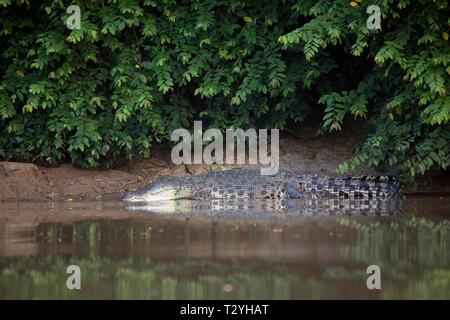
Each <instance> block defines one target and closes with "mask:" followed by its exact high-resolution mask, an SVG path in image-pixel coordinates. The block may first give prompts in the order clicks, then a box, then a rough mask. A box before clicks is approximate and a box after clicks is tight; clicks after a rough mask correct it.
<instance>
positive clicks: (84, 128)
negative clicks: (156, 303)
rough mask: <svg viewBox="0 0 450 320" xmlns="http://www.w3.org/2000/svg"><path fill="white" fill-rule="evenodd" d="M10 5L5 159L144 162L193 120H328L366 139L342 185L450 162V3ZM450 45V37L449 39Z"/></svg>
mask: <svg viewBox="0 0 450 320" xmlns="http://www.w3.org/2000/svg"><path fill="white" fill-rule="evenodd" d="M70 4H72V3H68V2H63V1H48V0H47V1H22V0H15V1H13V0H0V17H1V18H0V55H1V57H2V64H1V65H0V132H1V134H0V157H1V158H6V159H16V160H23V161H36V162H45V163H48V164H57V163H58V162H60V161H62V160H63V159H70V160H71V161H72V162H73V163H74V164H76V165H79V166H83V167H95V166H98V165H101V164H106V165H108V166H110V165H113V164H115V163H117V162H118V161H120V160H121V159H124V158H128V159H133V158H135V157H142V156H148V155H149V154H150V150H151V147H152V146H153V145H154V144H155V143H160V142H162V141H164V140H167V138H168V136H169V134H170V132H171V131H172V130H173V129H174V128H179V127H191V126H192V123H193V120H194V119H199V118H200V119H203V120H204V121H205V122H206V123H207V124H208V125H209V126H212V127H218V128H222V129H223V128H227V127H248V126H255V127H277V128H284V127H286V126H287V125H289V124H290V123H292V122H301V121H303V120H304V119H305V118H306V117H307V116H308V115H309V113H310V112H311V111H314V110H318V111H319V112H323V122H322V129H323V130H341V129H342V128H343V125H344V123H345V121H346V119H347V118H348V116H351V117H354V118H357V119H359V120H358V121H364V122H367V124H368V125H369V132H368V135H367V137H366V138H365V139H364V140H363V141H362V143H361V145H360V146H359V148H358V149H357V151H356V154H355V157H354V158H353V159H350V160H349V161H348V162H346V163H344V164H342V165H341V167H340V168H339V172H345V171H347V170H350V169H354V168H357V167H358V166H360V165H371V166H374V167H376V168H378V169H382V168H384V167H386V166H394V167H397V168H398V169H399V171H400V172H402V173H404V174H406V175H407V176H415V175H417V174H423V173H425V172H426V171H427V170H429V169H431V168H435V167H440V168H446V167H447V166H448V165H449V163H450V157H449V143H448V142H449V136H450V129H449V119H450V97H449V88H450V85H449V83H450V82H449V75H450V44H449V40H448V33H449V32H450V31H449V30H450V20H449V19H448V17H449V16H450V14H449V13H450V12H449V11H450V10H449V8H448V5H447V1H443V0H441V1H439V0H435V1H431V0H428V1H426V0H423V1H401V2H397V1H372V2H371V3H370V4H377V5H379V7H380V9H381V13H382V16H381V17H382V21H381V26H382V30H368V29H367V27H366V20H367V18H368V15H367V14H366V8H367V6H368V5H369V3H368V2H367V1H364V2H361V3H360V2H358V5H357V6H356V7H354V6H352V5H350V2H349V1H343V0H341V1H331V0H319V1H310V0H305V1H291V0H279V1H273V0H270V1H269V0H267V1H258V2H255V1H250V0H232V1H214V0H196V1H189V2H185V3H181V4H180V3H175V1H169V0H162V1H147V0H145V1H138V0H127V1H115V0H106V1H102V2H91V1H80V3H79V5H80V8H81V29H80V30H69V29H68V28H67V27H66V26H65V23H66V20H67V18H68V14H67V13H66V8H67V6H69V5H70ZM445 38H447V39H445Z"/></svg>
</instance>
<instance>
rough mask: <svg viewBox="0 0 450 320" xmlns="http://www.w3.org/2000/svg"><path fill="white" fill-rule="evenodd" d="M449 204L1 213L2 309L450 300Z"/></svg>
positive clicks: (15, 206) (41, 206) (95, 205)
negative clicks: (35, 303) (149, 302)
mask: <svg viewBox="0 0 450 320" xmlns="http://www.w3.org/2000/svg"><path fill="white" fill-rule="evenodd" d="M449 204H450V203H449V200H448V199H445V198H432V199H430V198H428V199H427V198H425V199H414V198H408V199H406V200H405V201H404V203H402V204H401V205H400V204H398V203H396V204H385V203H351V202H346V203H343V202H340V203H336V202H324V201H319V202H317V201H309V202H308V201H303V202H296V203H291V204H289V203H288V204H285V206H284V207H281V208H280V207H279V206H278V205H277V206H273V205H271V204H268V203H265V204H262V203H247V204H245V206H244V207H242V204H241V203H223V202H218V203H215V204H212V203H192V202H185V203H176V204H174V203H171V204H170V205H168V204H167V203H165V204H164V203H163V204H157V205H155V204H154V205H152V206H151V207H149V206H148V205H146V206H143V205H139V204H136V205H134V206H132V207H124V205H123V204H122V203H121V202H75V203H0V212H1V213H0V298H2V299H11V298H34V299H39V298H52V299H72V298H74V299H77V298H112V299H128V298H136V299H308V298H368V299H387V298H413V299H418V298H438V299H449V298H450V250H449V249H450V218H449V217H450V215H449V214H450V212H449V211H448V208H449ZM155 206H156V207H155ZM71 264H76V265H78V266H80V268H81V271H82V273H81V286H82V288H81V290H68V289H67V288H66V279H67V276H68V274H66V268H67V266H68V265H71ZM373 264H375V265H378V266H380V268H381V275H382V288H381V290H368V289H367V287H366V280H367V277H368V276H369V275H368V274H367V273H366V268H367V267H368V266H369V265H373Z"/></svg>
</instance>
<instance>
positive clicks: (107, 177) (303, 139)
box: [0, 127, 450, 201]
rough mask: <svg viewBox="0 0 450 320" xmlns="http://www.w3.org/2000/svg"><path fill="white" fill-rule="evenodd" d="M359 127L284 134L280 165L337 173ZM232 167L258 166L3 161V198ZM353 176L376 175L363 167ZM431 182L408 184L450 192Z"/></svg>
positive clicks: (114, 186) (440, 181)
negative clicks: (97, 165) (92, 167)
mask: <svg viewBox="0 0 450 320" xmlns="http://www.w3.org/2000/svg"><path fill="white" fill-rule="evenodd" d="M359 131H360V129H353V130H346V131H345V132H337V133H333V134H331V135H328V136H326V137H316V136H315V134H314V132H315V129H314V128H312V127H310V128H308V127H306V128H303V129H302V131H301V132H297V133H293V134H292V135H287V134H285V135H283V136H282V137H281V140H280V169H281V170H283V169H284V170H292V171H297V172H302V173H303V172H304V173H320V174H327V175H335V174H336V171H335V170H336V167H337V166H338V165H339V164H340V163H342V162H343V161H345V160H347V159H349V158H351V156H352V149H353V147H354V146H355V145H356V144H357V142H358V138H359V137H360V136H361V135H360V132H359ZM231 167H245V168H254V169H256V168H257V166H249V165H241V166H238V165H236V166H224V165H223V166H222V165H212V166H210V165H176V166H175V165H173V164H172V163H171V161H170V150H162V149H160V150H155V151H154V152H153V154H152V155H151V157H150V158H148V159H145V160H140V161H134V162H129V163H127V164H125V165H122V166H120V167H117V168H114V169H108V170H106V169H96V170H87V169H80V168H75V167H73V166H72V165H71V164H62V165H60V166H58V167H55V168H48V167H41V166H37V165H35V164H31V163H17V162H0V179H1V183H0V201H11V200H13V201H14V200H16V201H18V200H20V201H46V200H53V201H71V200H80V199H88V200H100V199H117V198H120V196H121V195H122V194H123V193H125V192H127V191H129V190H133V189H136V188H140V187H142V186H144V185H146V184H148V183H150V182H151V181H154V180H155V179H157V178H158V177H161V176H179V175H187V174H200V173H205V172H208V171H216V170H225V169H228V168H231ZM355 174H376V172H375V171H373V170H372V169H368V168H363V169H361V170H359V171H358V172H356V173H355ZM428 180H429V181H427V183H422V184H420V185H415V186H407V187H406V192H409V193H421V194H431V195H433V194H445V193H448V194H450V183H449V179H448V178H445V177H439V176H437V177H432V178H430V179H428Z"/></svg>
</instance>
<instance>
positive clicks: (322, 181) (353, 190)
mask: <svg viewBox="0 0 450 320" xmlns="http://www.w3.org/2000/svg"><path fill="white" fill-rule="evenodd" d="M401 195H402V192H401V184H400V182H399V181H398V180H397V179H396V178H393V177H386V176H378V177H366V176H362V177H327V176H319V175H302V174H298V173H295V172H287V171H283V172H279V173H278V174H276V175H272V176H262V175H260V173H259V172H258V171H249V170H229V171H221V172H213V173H208V174H204V175H197V176H183V177H168V178H163V179H161V180H158V181H156V182H154V183H151V184H150V185H148V186H147V187H144V188H142V189H140V190H137V191H134V192H130V193H128V194H126V195H125V197H124V201H128V202H142V201H143V202H146V201H158V200H176V199H194V200H212V199H280V200H283V199H300V198H350V199H374V198H376V199H378V198H393V197H398V196H401Z"/></svg>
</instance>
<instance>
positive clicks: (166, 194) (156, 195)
mask: <svg viewBox="0 0 450 320" xmlns="http://www.w3.org/2000/svg"><path fill="white" fill-rule="evenodd" d="M189 194H190V189H189V188H186V187H183V185H182V183H180V181H176V180H165V181H157V182H154V183H152V184H150V185H149V186H148V187H146V188H143V189H139V190H136V191H133V192H129V193H127V194H126V195H125V196H124V198H123V200H124V201H127V202H148V201H162V200H176V199H186V198H189Z"/></svg>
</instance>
